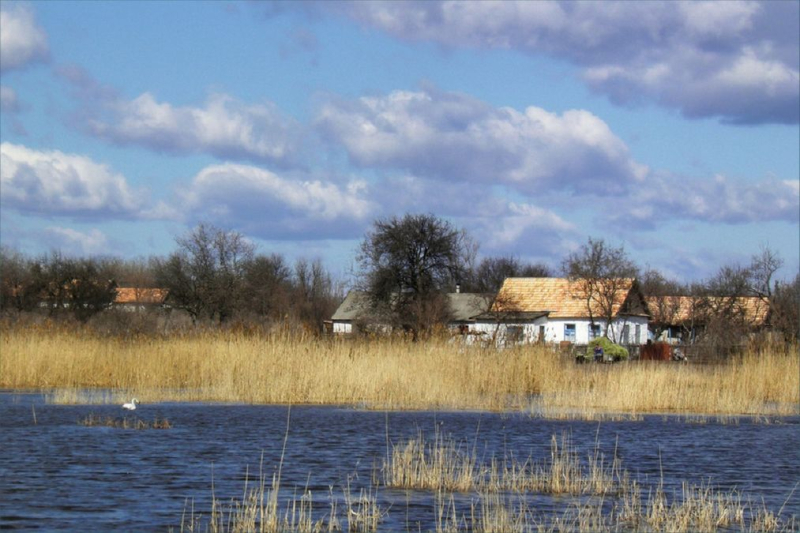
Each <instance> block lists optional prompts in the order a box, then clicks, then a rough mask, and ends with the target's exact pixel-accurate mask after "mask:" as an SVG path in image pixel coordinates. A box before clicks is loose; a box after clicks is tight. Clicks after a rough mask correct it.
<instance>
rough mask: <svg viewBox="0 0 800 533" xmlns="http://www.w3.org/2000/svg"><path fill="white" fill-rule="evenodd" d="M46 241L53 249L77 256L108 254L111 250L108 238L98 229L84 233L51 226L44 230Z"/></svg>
mask: <svg viewBox="0 0 800 533" xmlns="http://www.w3.org/2000/svg"><path fill="white" fill-rule="evenodd" d="M44 240H46V241H47V242H48V243H49V244H50V246H51V247H52V248H54V249H57V250H60V251H62V252H64V253H66V254H69V255H76V256H87V255H97V254H108V252H109V248H110V245H109V241H108V237H106V235H105V233H103V232H102V231H100V230H98V229H97V228H92V229H90V230H89V231H88V232H82V231H78V230H75V229H72V228H64V227H59V226H50V227H47V228H45V230H44Z"/></svg>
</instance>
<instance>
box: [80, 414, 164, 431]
mask: <svg viewBox="0 0 800 533" xmlns="http://www.w3.org/2000/svg"><path fill="white" fill-rule="evenodd" d="M78 425H81V426H86V427H98V426H99V427H109V428H116V429H139V430H141V429H172V423H171V422H170V421H169V420H167V419H165V418H163V419H162V418H156V419H155V420H153V421H152V422H148V421H147V420H142V419H141V418H127V417H124V418H114V417H112V416H105V417H104V416H100V415H95V414H89V415H87V416H85V417H84V418H82V419H80V420H78Z"/></svg>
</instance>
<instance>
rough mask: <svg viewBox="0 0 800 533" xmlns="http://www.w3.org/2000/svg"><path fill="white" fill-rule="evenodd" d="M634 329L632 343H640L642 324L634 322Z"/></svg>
mask: <svg viewBox="0 0 800 533" xmlns="http://www.w3.org/2000/svg"><path fill="white" fill-rule="evenodd" d="M634 331H635V333H634V334H633V335H634V337H633V343H634V344H641V343H642V337H641V335H642V326H641V325H639V324H636V328H635V329H634Z"/></svg>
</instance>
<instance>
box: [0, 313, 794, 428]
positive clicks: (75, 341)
mask: <svg viewBox="0 0 800 533" xmlns="http://www.w3.org/2000/svg"><path fill="white" fill-rule="evenodd" d="M0 354H2V356H1V357H0V387H2V388H9V389H38V390H50V391H54V396H53V401H56V402H66V403H71V402H83V401H86V392H85V391H88V393H89V394H90V395H99V396H96V397H95V398H94V399H92V400H90V401H97V402H98V403H108V402H116V401H119V400H120V399H122V398H125V397H130V395H131V394H135V395H136V396H137V397H138V398H142V399H145V398H146V400H147V401H150V402H153V401H164V400H170V401H181V400H187V401H222V402H243V403H267V404H340V405H341V404H348V405H356V406H365V407H368V408H384V409H432V408H442V409H485V410H530V412H531V413H532V414H534V415H536V416H544V417H548V418H550V417H553V418H564V417H575V418H589V419H599V418H602V417H603V416H619V417H624V416H627V417H629V418H630V419H636V418H637V417H639V416H640V415H641V414H642V413H657V412H661V413H684V414H696V413H704V414H713V415H745V414H750V415H787V414H796V413H797V410H798V404H800V384H799V383H798V380H799V379H800V358H799V357H798V355H797V353H796V352H792V353H791V354H790V355H786V354H783V353H779V352H777V351H764V352H758V353H751V354H748V355H747V356H745V357H743V358H740V359H735V360H732V361H730V362H728V363H724V364H719V365H712V366H695V365H686V364H673V363H655V362H649V363H648V362H641V363H625V364H618V365H575V364H574V363H573V362H572V361H570V360H567V359H565V358H564V357H562V356H560V355H559V354H558V353H556V352H553V351H551V350H550V349H548V348H547V347H542V346H523V347H518V348H514V349H507V350H502V351H497V350H494V349H480V348H465V347H464V346H462V345H460V344H459V343H455V342H446V341H442V340H431V341H426V342H419V343H413V342H408V341H404V340H397V339H371V340H360V339H338V338H321V339H320V338H315V337H312V336H302V335H292V334H288V333H276V334H272V335H260V336H259V335H245V334H237V333H232V332H216V333H197V334H193V335H175V336H172V337H166V338H152V337H133V338H125V339H123V338H108V337H100V336H97V335H94V334H92V333H91V332H89V331H85V330H66V329H60V328H58V327H55V326H50V327H44V326H42V327H27V328H13V327H8V326H4V327H3V328H0ZM58 391H66V392H63V393H62V392H58ZM92 391H95V392H92ZM97 391H101V392H97ZM102 391H110V392H102ZM70 395H72V398H70ZM604 413H615V414H614V415H606V414H604Z"/></svg>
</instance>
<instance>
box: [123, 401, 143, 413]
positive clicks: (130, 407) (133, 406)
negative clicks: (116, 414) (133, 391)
mask: <svg viewBox="0 0 800 533" xmlns="http://www.w3.org/2000/svg"><path fill="white" fill-rule="evenodd" d="M138 404H139V400H137V399H136V398H134V399H133V400H131V401H130V403H123V404H122V408H123V409H128V410H129V411H133V410H134V409H136V406H137V405H138Z"/></svg>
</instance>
